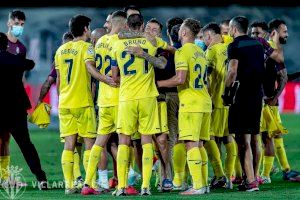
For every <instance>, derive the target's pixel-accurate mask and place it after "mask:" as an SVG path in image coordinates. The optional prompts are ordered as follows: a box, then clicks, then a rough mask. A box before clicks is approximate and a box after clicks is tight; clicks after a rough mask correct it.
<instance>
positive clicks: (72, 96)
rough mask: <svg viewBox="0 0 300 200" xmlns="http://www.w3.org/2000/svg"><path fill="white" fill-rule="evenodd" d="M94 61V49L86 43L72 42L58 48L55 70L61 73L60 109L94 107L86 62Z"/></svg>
mask: <svg viewBox="0 0 300 200" xmlns="http://www.w3.org/2000/svg"><path fill="white" fill-rule="evenodd" d="M94 60H95V52H94V48H93V46H92V44H90V43H87V42H85V41H82V40H80V41H76V42H74V41H70V42H67V43H65V44H63V45H62V46H60V47H59V48H58V50H57V51H56V54H55V68H56V69H58V70H59V73H60V86H59V105H58V106H59V108H81V107H87V106H93V99H92V93H91V75H90V74H89V73H88V71H87V69H86V66H85V62H86V61H94Z"/></svg>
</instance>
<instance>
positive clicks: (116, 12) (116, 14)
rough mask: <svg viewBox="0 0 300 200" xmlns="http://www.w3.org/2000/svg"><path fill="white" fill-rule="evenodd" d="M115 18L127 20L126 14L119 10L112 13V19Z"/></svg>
mask: <svg viewBox="0 0 300 200" xmlns="http://www.w3.org/2000/svg"><path fill="white" fill-rule="evenodd" d="M115 17H122V18H125V19H126V18H127V15H126V12H125V11H123V10H117V11H115V12H113V13H112V15H111V18H112V19H113V18H115Z"/></svg>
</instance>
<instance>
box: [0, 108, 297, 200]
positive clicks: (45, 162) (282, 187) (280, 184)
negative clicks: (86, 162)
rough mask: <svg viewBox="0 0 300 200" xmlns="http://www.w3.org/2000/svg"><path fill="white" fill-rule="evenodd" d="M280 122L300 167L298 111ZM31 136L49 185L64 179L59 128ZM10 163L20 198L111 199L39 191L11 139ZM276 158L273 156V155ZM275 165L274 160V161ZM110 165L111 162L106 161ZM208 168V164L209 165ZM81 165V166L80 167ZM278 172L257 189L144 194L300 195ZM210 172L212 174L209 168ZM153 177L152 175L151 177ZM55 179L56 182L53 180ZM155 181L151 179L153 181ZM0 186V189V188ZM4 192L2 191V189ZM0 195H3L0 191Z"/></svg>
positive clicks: (291, 156) (293, 160)
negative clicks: (21, 187) (20, 180)
mask: <svg viewBox="0 0 300 200" xmlns="http://www.w3.org/2000/svg"><path fill="white" fill-rule="evenodd" d="M282 120H283V124H284V125H285V126H286V127H287V128H288V130H289V134H288V135H286V136H284V140H285V145H286V150H287V154H288V158H289V161H290V165H291V166H292V168H293V169H297V170H300V123H299V121H300V115H292V114H284V115H282ZM31 138H32V141H33V143H34V144H35V146H36V148H37V150H38V152H39V155H40V158H41V162H42V166H43V168H44V170H45V171H46V173H47V177H48V179H49V183H50V186H52V187H53V186H54V187H55V186H57V185H55V183H57V182H58V181H62V180H63V176H62V170H61V165H60V157H61V152H62V147H63V146H62V144H61V143H60V139H59V134H58V131H49V130H39V131H32V132H31ZM10 152H11V164H12V165H14V166H19V167H22V168H23V171H22V175H23V176H24V178H25V180H26V182H27V183H28V184H29V186H28V187H27V188H26V191H25V192H24V193H23V195H22V196H21V197H20V199H30V200H35V199H43V200H46V199H98V198H102V199H111V198H114V197H112V196H111V195H110V194H106V195H100V196H88V197H83V196H81V195H80V194H76V195H69V196H65V195H64V190H63V189H51V190H48V191H39V190H38V189H36V188H33V187H32V181H35V179H34V177H33V175H32V174H31V172H30V170H29V168H28V166H27V165H26V163H25V160H24V158H23V156H22V154H21V152H20V150H19V148H18V147H17V146H16V143H15V142H14V141H13V142H12V143H11V151H10ZM275 160H276V159H275ZM275 164H276V166H278V163H277V161H275ZM109 168H110V169H111V165H109ZM210 168H211V167H210ZM82 169H83V167H82ZM281 175H282V174H281V172H280V173H278V174H274V175H272V184H269V185H263V186H261V187H260V189H261V190H260V191H259V192H255V193H246V192H238V191H236V188H235V189H234V190H233V191H225V190H222V189H220V190H216V191H212V192H211V193H210V194H209V195H204V196H196V197H195V196H194V197H182V196H180V195H178V194H177V193H176V192H171V193H160V192H157V191H156V190H155V189H152V194H153V195H152V196H150V197H146V198H149V199H162V198H164V199H194V198H197V199H200V198H201V199H230V200H232V199H240V200H241V199H242V200H245V199H300V183H291V182H284V181H282V178H281ZM210 176H212V173H211V169H210ZM152 178H154V177H152ZM53 182H55V183H53ZM153 182H154V179H153V181H152V183H153ZM0 190H1V189H0ZM1 192H3V191H1ZM125 198H126V199H136V198H145V197H138V196H137V197H133V196H130V197H125ZM0 199H3V196H1V195H0Z"/></svg>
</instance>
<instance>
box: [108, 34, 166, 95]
mask: <svg viewBox="0 0 300 200" xmlns="http://www.w3.org/2000/svg"><path fill="white" fill-rule="evenodd" d="M157 44H158V45H157V46H156V47H154V46H153V45H152V44H151V43H150V42H149V41H148V40H147V39H145V38H134V39H122V40H119V41H117V42H116V43H115V45H114V47H113V55H112V59H113V60H114V62H115V63H114V65H113V66H117V67H119V70H120V77H121V82H120V93H119V94H120V96H119V98H120V101H127V100H134V99H142V98H148V97H156V96H158V91H157V89H156V85H155V80H154V69H153V66H152V65H151V64H150V63H148V62H147V61H146V60H145V59H143V58H139V57H136V56H134V55H130V54H128V53H126V51H125V49H126V47H129V46H136V45H140V46H141V48H143V50H144V51H145V52H147V53H148V54H150V55H152V56H155V55H156V52H157V49H158V48H162V49H166V47H167V43H166V42H162V41H158V39H157Z"/></svg>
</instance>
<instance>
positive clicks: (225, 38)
mask: <svg viewBox="0 0 300 200" xmlns="http://www.w3.org/2000/svg"><path fill="white" fill-rule="evenodd" d="M222 38H223V41H224V43H226V44H230V43H232V42H233V37H231V36H230V35H222Z"/></svg>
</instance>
